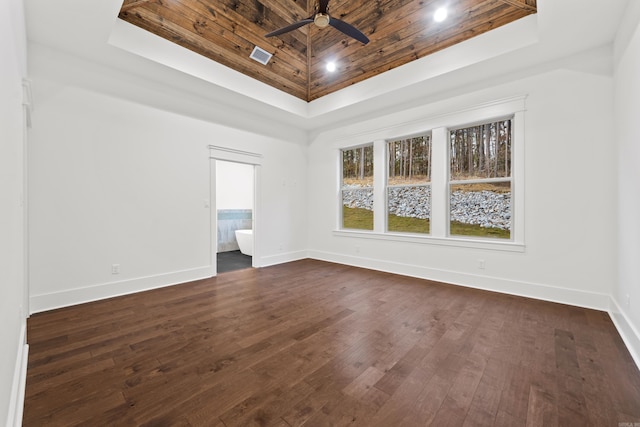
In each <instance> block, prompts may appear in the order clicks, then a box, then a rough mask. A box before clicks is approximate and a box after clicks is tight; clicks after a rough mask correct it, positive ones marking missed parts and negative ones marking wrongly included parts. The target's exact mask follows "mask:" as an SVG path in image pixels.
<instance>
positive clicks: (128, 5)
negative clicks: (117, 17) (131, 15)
mask: <svg viewBox="0 0 640 427" xmlns="http://www.w3.org/2000/svg"><path fill="white" fill-rule="evenodd" d="M150 1H152V0H131V1H128V2H125V4H123V5H122V8H120V12H126V11H127V10H131V9H133V8H134V7H138V6H142V5H143V4H145V3H149V2H150Z"/></svg>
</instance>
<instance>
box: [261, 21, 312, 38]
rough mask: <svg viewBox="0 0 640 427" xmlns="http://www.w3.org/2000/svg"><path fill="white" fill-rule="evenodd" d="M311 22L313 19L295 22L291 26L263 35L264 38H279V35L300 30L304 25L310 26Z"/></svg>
mask: <svg viewBox="0 0 640 427" xmlns="http://www.w3.org/2000/svg"><path fill="white" fill-rule="evenodd" d="M312 22H313V17H311V18H307V19H303V20H302V21H298V22H295V23H293V24H291V25H287V26H286V27H282V28H280V29H279V30H275V31H271V32H270V33H268V34H265V37H273V36H279V35H280V34H284V33H288V32H289V31H293V30H295V29H296V28H300V27H302V26H304V25H307V24H311V23H312Z"/></svg>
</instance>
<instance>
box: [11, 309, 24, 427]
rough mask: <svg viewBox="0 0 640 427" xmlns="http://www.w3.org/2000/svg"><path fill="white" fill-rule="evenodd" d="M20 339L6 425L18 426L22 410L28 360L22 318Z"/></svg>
mask: <svg viewBox="0 0 640 427" xmlns="http://www.w3.org/2000/svg"><path fill="white" fill-rule="evenodd" d="M19 338H20V340H19V341H18V354H17V356H16V364H15V370H14V372H13V381H12V383H11V400H10V401H9V413H8V415H7V424H6V425H7V427H20V426H21V425H22V414H23V410H24V392H25V386H26V383H27V363H28V360H29V345H27V343H26V338H27V322H26V319H25V320H24V322H23V324H22V327H21V328H20V337H19Z"/></svg>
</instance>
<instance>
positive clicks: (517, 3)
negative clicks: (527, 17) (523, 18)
mask: <svg viewBox="0 0 640 427" xmlns="http://www.w3.org/2000/svg"><path fill="white" fill-rule="evenodd" d="M498 1H501V2H502V3H506V4H508V5H510V6H513V7H517V8H518V9H522V10H526V11H527V12H531V13H536V12H537V11H538V8H536V7H535V6H531V5H530V4H527V3H524V2H522V1H519V0H498Z"/></svg>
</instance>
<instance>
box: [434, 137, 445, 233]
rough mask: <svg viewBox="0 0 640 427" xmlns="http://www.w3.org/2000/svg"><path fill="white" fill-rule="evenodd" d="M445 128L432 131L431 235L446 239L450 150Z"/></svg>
mask: <svg viewBox="0 0 640 427" xmlns="http://www.w3.org/2000/svg"><path fill="white" fill-rule="evenodd" d="M448 141H449V138H448V131H447V128H445V127H440V128H436V129H433V130H432V131H431V147H432V148H431V150H432V151H431V235H432V236H433V237H446V235H447V221H448V218H447V212H448V204H449V199H448V196H449V188H448V185H447V182H448V179H449V155H448V153H449V150H448Z"/></svg>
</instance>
